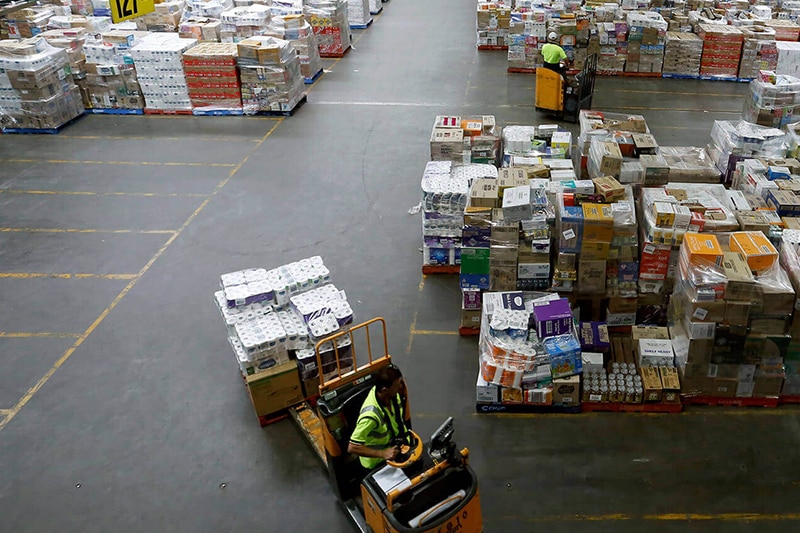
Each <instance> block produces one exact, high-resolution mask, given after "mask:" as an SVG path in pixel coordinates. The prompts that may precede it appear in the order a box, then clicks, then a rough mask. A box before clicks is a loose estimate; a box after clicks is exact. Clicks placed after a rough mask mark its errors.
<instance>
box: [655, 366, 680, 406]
mask: <svg viewBox="0 0 800 533" xmlns="http://www.w3.org/2000/svg"><path fill="white" fill-rule="evenodd" d="M658 371H659V374H660V375H661V388H662V390H663V394H662V397H661V401H663V402H664V403H681V381H680V379H679V378H678V370H677V369H676V368H668V367H662V368H659V369H658Z"/></svg>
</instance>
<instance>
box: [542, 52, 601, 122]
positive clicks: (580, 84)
mask: <svg viewBox="0 0 800 533" xmlns="http://www.w3.org/2000/svg"><path fill="white" fill-rule="evenodd" d="M596 77H597V54H592V55H591V56H589V57H588V58H587V60H586V63H585V64H584V66H583V68H582V69H581V70H580V71H578V72H577V73H567V74H566V76H562V75H561V74H559V73H558V72H556V71H554V70H550V69H548V68H544V67H539V68H537V69H536V96H535V100H536V110H537V111H544V112H545V113H547V114H548V115H549V116H552V117H554V118H557V119H560V120H566V121H567V122H578V116H579V115H580V112H581V109H591V107H592V96H593V95H594V82H595V79H596Z"/></svg>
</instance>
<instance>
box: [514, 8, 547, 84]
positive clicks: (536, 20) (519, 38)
mask: <svg viewBox="0 0 800 533" xmlns="http://www.w3.org/2000/svg"><path fill="white" fill-rule="evenodd" d="M545 42H547V25H546V23H545V21H544V12H543V11H541V12H530V13H522V14H520V15H519V20H514V21H513V22H512V26H511V27H510V28H509V35H508V69H509V71H510V72H533V71H534V70H535V69H537V68H539V67H541V66H542V65H543V64H544V59H543V58H542V53H541V49H542V46H543V45H544V43H545Z"/></svg>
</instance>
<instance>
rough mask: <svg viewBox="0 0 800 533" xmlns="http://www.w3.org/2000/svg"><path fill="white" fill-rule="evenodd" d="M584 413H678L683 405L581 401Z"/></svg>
mask: <svg viewBox="0 0 800 533" xmlns="http://www.w3.org/2000/svg"><path fill="white" fill-rule="evenodd" d="M581 411H582V412H584V413H593V412H598V411H599V412H608V413H680V412H681V411H683V405H681V404H679V403H615V402H603V403H601V402H583V403H582V404H581Z"/></svg>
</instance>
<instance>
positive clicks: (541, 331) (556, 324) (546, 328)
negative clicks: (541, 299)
mask: <svg viewBox="0 0 800 533" xmlns="http://www.w3.org/2000/svg"><path fill="white" fill-rule="evenodd" d="M533 320H534V323H535V324H536V333H537V334H538V335H539V338H540V339H544V338H547V337H553V336H556V335H564V334H567V333H569V332H571V331H572V310H571V309H570V306H569V301H568V300H567V299H566V298H560V299H558V300H551V301H549V302H547V303H545V304H542V305H534V307H533Z"/></svg>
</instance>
